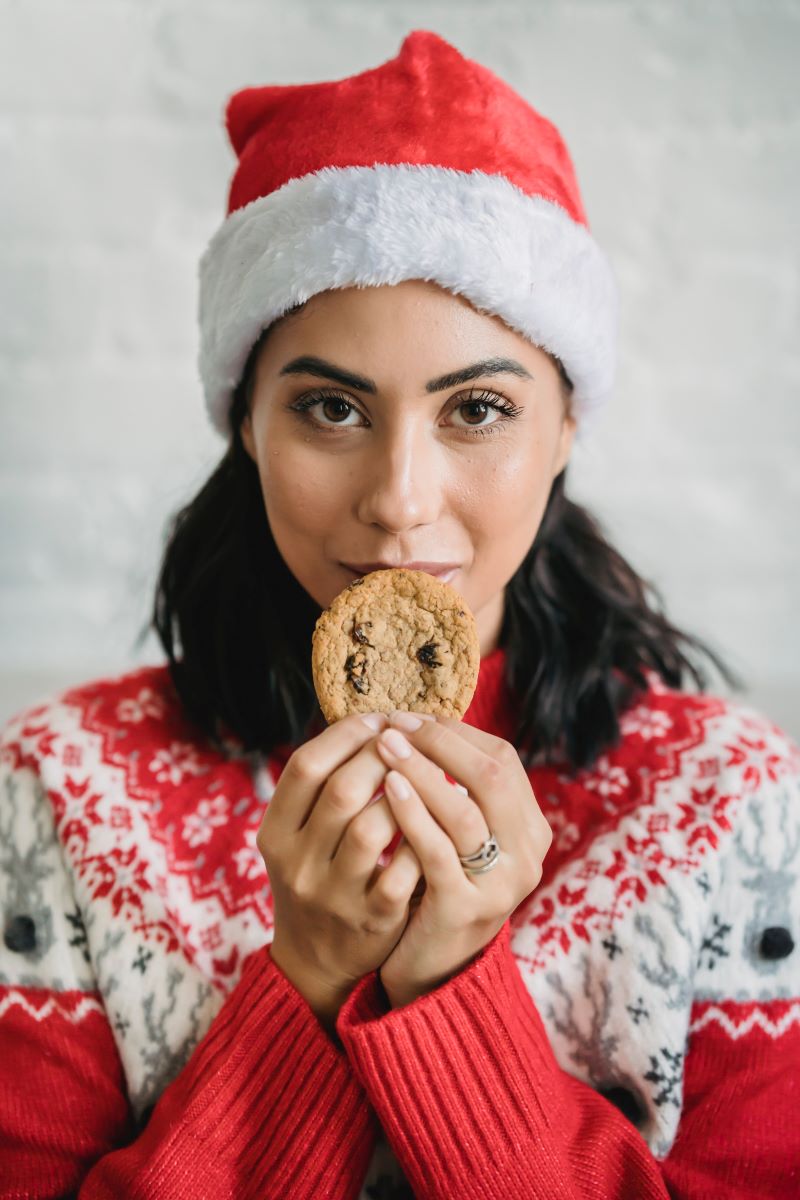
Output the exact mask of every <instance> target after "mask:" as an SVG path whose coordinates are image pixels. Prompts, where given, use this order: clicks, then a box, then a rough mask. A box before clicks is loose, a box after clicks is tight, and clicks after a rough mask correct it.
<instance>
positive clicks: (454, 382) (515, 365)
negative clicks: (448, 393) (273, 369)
mask: <svg viewBox="0 0 800 1200" xmlns="http://www.w3.org/2000/svg"><path fill="white" fill-rule="evenodd" d="M279 373H280V374H281V375H316V376H318V377H319V378H321V379H332V380H334V382H336V383H341V384H342V385H343V386H344V387H349V388H353V389H354V390H355V391H357V392H369V393H370V394H371V395H373V396H374V395H375V394H376V393H377V391H378V386H377V384H376V383H375V381H374V380H373V379H367V378H366V377H365V376H363V375H355V374H353V372H352V371H345V370H344V368H343V367H337V366H335V364H334V363H329V362H326V361H325V359H324V358H316V357H315V356H314V355H309V354H303V355H301V356H300V357H299V358H293V359H292V361H291V362H288V363H287V364H286V366H285V367H282V368H281V370H280V372H279ZM485 375H517V376H518V377H519V378H520V379H534V376H533V375H531V373H530V371H528V370H527V369H526V368H525V367H523V365H522V363H519V362H517V360H516V359H515V358H485V359H484V360H483V361H482V362H476V363H472V365H471V366H469V367H463V368H462V369H461V370H460V371H449V372H448V373H447V374H446V375H440V376H439V378H438V379H430V380H429V381H428V382H427V383H426V384H425V390H426V392H442V391H444V390H445V389H446V388H452V387H457V386H458V384H460V383H469V381H470V380H471V379H481V378H482V377H483V376H485Z"/></svg>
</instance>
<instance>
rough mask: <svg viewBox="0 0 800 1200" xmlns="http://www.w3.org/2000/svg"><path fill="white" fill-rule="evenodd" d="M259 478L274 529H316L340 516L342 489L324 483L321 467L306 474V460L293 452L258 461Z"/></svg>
mask: <svg viewBox="0 0 800 1200" xmlns="http://www.w3.org/2000/svg"><path fill="white" fill-rule="evenodd" d="M259 478H260V481H261V491H262V494H263V496H264V505H265V508H266V511H267V516H268V518H269V521H270V524H271V525H272V527H273V529H277V528H279V527H280V526H283V527H284V528H292V529H294V530H296V531H298V532H299V531H302V530H303V529H307V528H312V527H319V526H320V525H321V524H324V523H325V521H326V520H327V519H328V518H331V519H332V518H333V517H334V516H335V515H336V513H339V514H341V508H342V505H341V488H340V487H335V486H333V482H332V481H326V478H325V470H324V466H322V465H321V464H320V463H319V462H317V463H315V468H314V470H313V471H311V470H309V466H308V462H307V461H306V456H305V455H303V453H302V452H300V453H298V452H297V451H296V450H295V449H292V448H284V447H280V448H273V449H272V450H270V451H268V452H267V453H266V454H264V455H262V456H261V458H260V465H259Z"/></svg>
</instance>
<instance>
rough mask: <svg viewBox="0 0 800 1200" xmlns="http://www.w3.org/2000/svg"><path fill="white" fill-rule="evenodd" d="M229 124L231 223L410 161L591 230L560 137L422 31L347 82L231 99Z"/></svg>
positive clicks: (256, 90)
mask: <svg viewBox="0 0 800 1200" xmlns="http://www.w3.org/2000/svg"><path fill="white" fill-rule="evenodd" d="M409 101H411V102H409ZM226 123H227V127H228V134H229V136H230V140H231V144H232V145H233V148H234V149H235V151H236V153H237V155H238V157H239V166H238V169H237V171H236V174H235V175H234V177H233V181H232V183H231V189H230V195H229V200H228V212H229V213H232V212H234V211H235V210H236V209H239V208H242V207H244V205H246V204H249V203H250V202H251V201H252V200H255V199H257V198H258V197H259V196H266V195H268V194H269V193H270V192H273V191H275V190H276V189H277V188H279V187H281V186H282V185H283V184H284V183H287V182H288V181H289V180H290V179H294V178H297V177H300V176H303V175H307V174H310V173H311V172H313V171H318V170H320V169H321V168H323V167H357V166H364V167H371V166H373V165H374V164H375V163H376V162H380V163H416V164H430V165H432V166H439V167H450V168H452V169H455V170H458V171H467V172H469V171H474V170H476V169H477V170H481V171H484V172H485V173H487V174H490V175H491V174H501V175H505V176H507V178H509V179H510V180H511V181H512V183H515V184H516V185H517V186H518V187H519V188H521V189H522V191H524V192H526V193H527V194H528V195H540V196H544V197H545V198H546V199H548V200H553V201H555V202H556V203H557V204H559V205H560V206H561V207H562V208H564V209H565V210H566V211H567V212H568V213H569V215H570V216H571V217H572V218H573V220H575V221H579V222H580V223H581V224H583V225H587V224H588V222H587V219H586V213H585V211H584V208H583V205H582V202H581V199H580V195H579V192H578V184H577V180H576V178H575V170H574V167H573V165H572V161H571V159H570V156H569V152H568V151H567V148H566V145H565V144H564V141H563V140H562V138H561V135H560V134H559V132H558V130H557V129H556V127H555V126H554V125H553V124H552V123H551V122H550V121H548V120H547V118H546V117H544V116H542V115H541V114H540V113H538V112H537V111H536V110H535V109H534V108H532V107H531V105H530V104H528V103H527V101H525V100H524V99H523V98H522V97H521V96H520V95H519V94H518V93H517V92H515V91H514V90H513V89H512V88H510V87H509V86H508V84H507V83H505V82H504V81H503V80H502V79H499V78H498V77H497V76H496V75H494V74H493V73H492V72H491V71H490V70H488V69H487V68H486V67H484V66H482V65H481V64H480V63H478V62H474V61H473V60H472V59H468V58H464V57H463V56H462V55H461V54H460V53H459V51H458V50H457V49H456V48H455V47H454V46H451V45H450V44H449V43H448V42H446V41H445V40H444V39H443V38H441V37H439V36H438V34H435V33H430V32H428V31H427V30H414V31H413V32H412V33H410V34H409V35H408V37H406V39H405V41H404V42H403V45H402V47H401V49H400V52H399V54H398V55H397V57H396V58H394V59H391V60H390V61H389V62H387V63H384V64H383V65H381V66H380V67H376V68H372V69H370V70H367V71H363V72H362V73H361V74H359V75H353V76H351V77H350V78H347V79H342V80H336V81H332V82H323V83H307V84H293V85H286V86H268V87H251V88H244V89H243V90H241V91H239V92H237V93H236V94H235V95H233V96H232V97H231V98H230V100H229V101H228V106H227V111H226Z"/></svg>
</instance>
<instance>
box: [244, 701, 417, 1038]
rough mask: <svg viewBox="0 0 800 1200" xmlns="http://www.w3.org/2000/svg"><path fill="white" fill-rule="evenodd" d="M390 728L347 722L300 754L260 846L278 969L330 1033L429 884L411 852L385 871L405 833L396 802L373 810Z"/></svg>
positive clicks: (379, 718) (266, 820) (401, 852)
mask: <svg viewBox="0 0 800 1200" xmlns="http://www.w3.org/2000/svg"><path fill="white" fill-rule="evenodd" d="M365 716H366V717H368V718H373V719H376V727H375V728H370V726H369V725H368V724H366V723H365V720H364V717H365ZM386 724H387V720H386V717H385V715H383V714H377V713H375V714H364V715H363V716H362V715H357V716H356V715H354V716H350V717H346V718H344V719H343V720H341V721H337V722H335V723H334V724H333V725H330V726H329V727H328V728H327V729H325V730H323V732H322V733H320V734H318V735H317V736H316V737H314V738H311V739H310V740H309V741H307V742H305V743H304V744H303V745H302V746H300V747H299V748H298V749H297V750H295V752H294V754H292V756H291V758H290V759H289V761H288V762H287V764H286V766H285V768H284V770H283V772H282V774H281V777H280V779H279V781H278V783H277V785H276V788H275V792H274V794H273V796H272V800H271V802H270V804H269V807H268V808H267V810H266V812H265V813H264V817H263V819H262V821H261V826H260V828H259V831H258V836H257V838H256V844H257V846H258V849H259V851H260V852H261V855H262V857H263V859H264V863H265V864H266V867H267V871H268V873H269V880H270V885H271V888H272V893H273V898H274V909H275V933H274V940H273V942H272V946H271V949H270V954H271V957H272V960H273V962H274V963H275V965H276V966H277V967H278V968H279V969H280V970H281V971H282V972H283V973H284V974H285V975H286V976H287V978H288V979H289V980H290V982H291V983H293V984H294V986H295V987H296V988H297V990H298V991H299V992H300V993H301V994H302V995H303V996H304V997H305V998H306V1000H307V1001H308V1003H309V1004H310V1005H311V1007H312V1009H313V1010H314V1012H315V1013H316V1014H317V1016H318V1017H319V1019H320V1021H321V1023H322V1024H323V1025H324V1026H325V1028H326V1029H328V1030H329V1031H331V1030H332V1029H333V1027H334V1025H335V1020H336V1015H337V1013H338V1011H339V1008H340V1007H341V1005H342V1004H343V1003H344V1001H345V999H346V998H347V996H348V994H349V993H350V991H352V989H353V987H354V986H355V984H356V983H357V982H358V980H359V979H361V977H362V976H364V975H366V974H368V973H369V972H370V971H373V970H375V968H376V967H377V966H379V965H380V963H382V962H383V961H384V959H385V958H386V956H387V955H388V954H389V953H390V952H391V950H392V949H393V948H394V946H395V945H396V944H397V941H398V939H399V937H400V935H401V933H402V931H403V928H404V927H405V924H406V921H407V920H408V915H409V901H410V898H411V896H412V894H413V892H414V888H415V887H416V885H417V884H418V882H419V880H420V875H421V868H420V864H419V861H418V859H417V857H416V855H415V853H414V851H413V850H412V849H411V847H409V846H407V845H402V844H401V845H400V846H399V848H398V849H397V850H396V852H395V854H394V856H393V857H392V859H391V861H390V862H389V863H388V865H386V866H381V867H378V865H377V864H378V859H379V858H380V856H381V853H382V851H383V850H385V849H386V847H387V846H388V845H389V843H390V842H391V841H392V839H393V837H394V835H395V834H397V832H398V828H397V824H396V823H395V821H394V819H393V817H392V814H391V811H390V809H389V806H388V803H387V801H386V797H385V796H382V797H380V798H379V799H377V800H375V802H374V803H370V800H371V799H372V797H373V796H374V795H375V792H376V789H378V788H379V787H380V786H381V785H382V783H383V781H384V779H385V776H386V766H385V765H384V763H383V761H382V759H381V758H380V756H379V755H378V753H377V751H376V749H375V744H376V738H377V733H378V732H379V731H380V730H381V729H382V728H384V727H385V726H386Z"/></svg>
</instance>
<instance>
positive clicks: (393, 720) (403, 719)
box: [389, 712, 422, 730]
mask: <svg viewBox="0 0 800 1200" xmlns="http://www.w3.org/2000/svg"><path fill="white" fill-rule="evenodd" d="M389 722H390V724H392V725H397V727H398V728H399V729H409V730H411V729H420V728H421V726H422V721H421V719H420V718H419V717H418V716H416V715H415V714H414V713H409V712H393V713H392V715H391V716H390V717H389Z"/></svg>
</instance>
